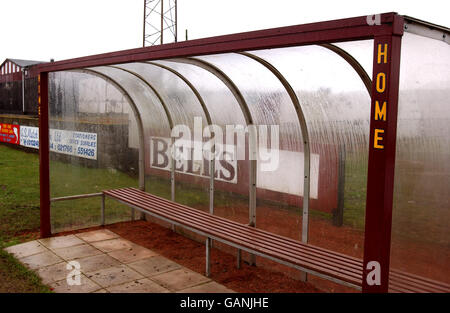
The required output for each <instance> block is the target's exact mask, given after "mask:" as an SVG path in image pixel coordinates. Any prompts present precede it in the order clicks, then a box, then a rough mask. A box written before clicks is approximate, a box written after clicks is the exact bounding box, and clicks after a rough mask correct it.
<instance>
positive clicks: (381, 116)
mask: <svg viewBox="0 0 450 313" xmlns="http://www.w3.org/2000/svg"><path fill="white" fill-rule="evenodd" d="M375 120H376V121H378V120H383V121H386V101H384V102H383V106H382V107H381V109H380V102H378V100H377V101H375Z"/></svg>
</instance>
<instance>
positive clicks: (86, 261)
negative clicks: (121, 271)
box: [77, 253, 121, 273]
mask: <svg viewBox="0 0 450 313" xmlns="http://www.w3.org/2000/svg"><path fill="white" fill-rule="evenodd" d="M77 261H78V262H79V263H80V271H81V272H83V273H88V272H95V271H98V270H101V269H105V268H110V267H114V266H119V265H121V263H120V262H119V261H117V260H116V259H114V258H112V257H110V256H109V255H107V254H104V253H102V254H99V255H94V256H89V257H85V258H81V259H78V260H77Z"/></svg>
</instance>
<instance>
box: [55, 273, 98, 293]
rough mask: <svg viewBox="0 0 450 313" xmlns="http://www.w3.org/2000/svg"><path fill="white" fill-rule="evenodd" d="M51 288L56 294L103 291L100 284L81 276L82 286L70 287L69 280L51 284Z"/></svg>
mask: <svg viewBox="0 0 450 313" xmlns="http://www.w3.org/2000/svg"><path fill="white" fill-rule="evenodd" d="M49 286H50V288H52V289H53V291H54V292H56V293H89V292H94V291H97V290H100V289H102V288H101V287H100V286H99V285H98V284H96V283H95V282H93V281H92V280H90V279H88V278H87V277H86V276H84V275H81V284H80V285H72V286H71V285H69V284H68V283H67V279H63V280H60V281H57V282H54V283H51V284H50V285H49Z"/></svg>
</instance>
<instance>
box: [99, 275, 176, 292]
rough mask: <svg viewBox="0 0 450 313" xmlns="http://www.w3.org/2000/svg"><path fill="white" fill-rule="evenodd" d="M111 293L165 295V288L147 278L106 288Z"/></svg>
mask: <svg viewBox="0 0 450 313" xmlns="http://www.w3.org/2000/svg"><path fill="white" fill-rule="evenodd" d="M107 290H108V291H109V292H111V293H167V292H170V291H169V290H167V289H166V288H164V287H162V286H160V285H158V284H157V283H155V282H153V281H151V280H150V279H148V278H144V279H140V280H135V281H131V282H128V283H125V284H121V285H117V286H113V287H109V288H107Z"/></svg>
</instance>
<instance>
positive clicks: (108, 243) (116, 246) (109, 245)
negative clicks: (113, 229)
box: [92, 238, 133, 252]
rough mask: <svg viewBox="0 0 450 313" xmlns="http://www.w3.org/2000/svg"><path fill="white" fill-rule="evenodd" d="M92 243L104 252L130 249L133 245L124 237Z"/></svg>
mask: <svg viewBox="0 0 450 313" xmlns="http://www.w3.org/2000/svg"><path fill="white" fill-rule="evenodd" d="M92 245H93V246H94V247H96V248H97V249H99V250H101V251H103V252H112V251H116V250H123V249H130V248H132V247H133V243H132V242H130V241H128V240H125V239H122V238H117V239H110V240H103V241H96V242H93V243H92Z"/></svg>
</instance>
